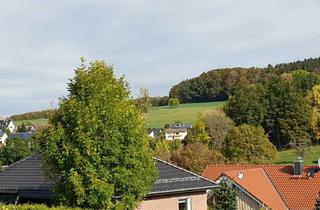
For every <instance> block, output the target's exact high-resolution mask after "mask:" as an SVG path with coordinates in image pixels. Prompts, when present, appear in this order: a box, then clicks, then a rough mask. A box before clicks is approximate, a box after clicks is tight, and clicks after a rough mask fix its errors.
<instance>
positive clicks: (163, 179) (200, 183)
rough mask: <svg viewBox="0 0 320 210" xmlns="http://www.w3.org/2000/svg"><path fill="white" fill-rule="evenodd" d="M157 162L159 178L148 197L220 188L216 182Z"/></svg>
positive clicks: (161, 161)
mask: <svg viewBox="0 0 320 210" xmlns="http://www.w3.org/2000/svg"><path fill="white" fill-rule="evenodd" d="M155 160H156V164H157V168H158V171H159V178H158V180H157V181H156V183H155V184H154V185H153V186H152V188H151V190H150V192H149V194H148V196H156V195H164V194H166V195H167V194H177V193H184V192H197V191H204V190H206V189H212V188H215V187H217V186H218V185H217V184H216V183H215V182H213V181H211V180H208V179H206V178H204V177H201V176H199V175H197V174H195V173H192V172H190V171H187V170H185V169H183V168H180V167H178V166H176V165H173V164H170V163H167V162H165V161H163V160H160V159H157V158H155Z"/></svg>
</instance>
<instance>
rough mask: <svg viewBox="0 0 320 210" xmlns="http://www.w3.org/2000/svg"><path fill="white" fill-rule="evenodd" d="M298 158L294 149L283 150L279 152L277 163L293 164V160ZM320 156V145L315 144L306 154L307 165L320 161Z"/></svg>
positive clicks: (305, 162)
mask: <svg viewBox="0 0 320 210" xmlns="http://www.w3.org/2000/svg"><path fill="white" fill-rule="evenodd" d="M296 158H297V155H296V154H295V151H294V150H292V149H291V150H283V151H279V152H278V161H276V162H275V163H276V164H292V163H293V161H294V160H295V159H296ZM319 158H320V146H319V145H317V146H313V147H310V149H309V150H308V151H307V152H306V154H305V156H304V158H303V159H304V164H305V165H314V164H317V163H318V159H319Z"/></svg>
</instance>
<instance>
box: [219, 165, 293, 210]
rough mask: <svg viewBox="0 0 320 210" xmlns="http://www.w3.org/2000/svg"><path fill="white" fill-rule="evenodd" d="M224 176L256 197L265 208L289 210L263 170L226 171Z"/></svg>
mask: <svg viewBox="0 0 320 210" xmlns="http://www.w3.org/2000/svg"><path fill="white" fill-rule="evenodd" d="M223 175H224V176H227V177H229V178H230V179H232V180H233V181H234V182H235V183H236V184H238V185H240V186H241V187H242V188H244V189H245V190H246V191H247V192H249V193H250V194H251V195H254V197H256V198H257V199H258V200H259V201H260V203H262V204H264V206H267V207H269V208H271V209H278V210H285V209H288V208H287V206H286V204H285V203H284V201H283V200H282V198H281V196H280V195H279V193H278V192H277V190H276V189H275V188H274V186H273V184H272V183H271V181H270V179H269V177H268V176H267V174H266V172H265V171H264V170H263V169H262V168H252V169H246V170H234V171H226V172H224V174H223ZM257 186H259V187H257Z"/></svg>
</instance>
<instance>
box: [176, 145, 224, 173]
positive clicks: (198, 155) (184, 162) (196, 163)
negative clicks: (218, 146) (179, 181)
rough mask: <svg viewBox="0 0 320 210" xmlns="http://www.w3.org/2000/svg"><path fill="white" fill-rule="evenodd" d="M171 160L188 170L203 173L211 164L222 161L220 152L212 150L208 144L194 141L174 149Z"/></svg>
mask: <svg viewBox="0 0 320 210" xmlns="http://www.w3.org/2000/svg"><path fill="white" fill-rule="evenodd" d="M171 161H172V162H173V163H174V164H176V165H178V166H180V167H182V168H185V169H187V170H190V171H193V172H195V173H198V174H201V173H202V172H203V170H204V169H205V167H206V166H207V165H209V164H216V163H220V162H221V161H222V156H221V154H220V153H219V152H217V151H214V150H210V149H209V148H208V146H207V145H206V144H202V143H192V144H188V145H186V146H184V147H183V148H182V147H181V148H179V149H178V150H176V151H174V152H173V153H172V156H171Z"/></svg>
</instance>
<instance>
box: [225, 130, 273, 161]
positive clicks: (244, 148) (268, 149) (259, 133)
mask: <svg viewBox="0 0 320 210" xmlns="http://www.w3.org/2000/svg"><path fill="white" fill-rule="evenodd" d="M276 155H277V150H276V148H275V147H274V146H273V145H272V143H271V142H270V141H269V139H268V137H267V136H266V135H265V134H264V130H263V128H262V127H255V126H253V125H247V124H244V125H241V126H239V127H236V128H234V129H232V130H231V131H230V132H229V134H228V135H227V136H226V150H225V157H226V158H227V160H228V161H229V162H231V163H250V164H264V163H272V162H274V161H275V160H276Z"/></svg>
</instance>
